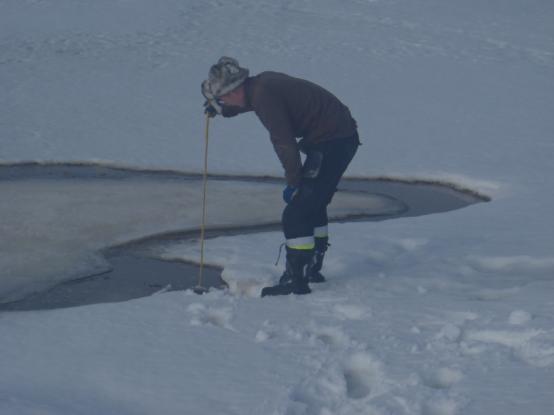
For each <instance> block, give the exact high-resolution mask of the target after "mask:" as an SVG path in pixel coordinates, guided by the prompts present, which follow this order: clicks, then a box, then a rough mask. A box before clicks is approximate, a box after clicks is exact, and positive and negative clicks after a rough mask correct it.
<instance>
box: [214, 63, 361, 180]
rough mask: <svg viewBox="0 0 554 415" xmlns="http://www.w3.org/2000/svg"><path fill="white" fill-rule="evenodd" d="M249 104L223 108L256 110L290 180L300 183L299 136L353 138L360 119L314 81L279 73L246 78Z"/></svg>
mask: <svg viewBox="0 0 554 415" xmlns="http://www.w3.org/2000/svg"><path fill="white" fill-rule="evenodd" d="M245 92H246V107H245V108H234V107H233V108H231V107H223V116H224V117H232V116H235V115H237V114H240V113H243V112H247V111H254V112H255V113H256V115H257V116H258V118H259V119H260V121H261V122H262V124H263V125H264V126H265V128H267V130H268V131H269V135H270V138H271V142H272V143H273V147H274V148H275V152H276V153H277V156H278V157H279V160H280V161H281V164H282V165H283V168H284V169H285V177H286V179H287V183H288V184H289V185H291V186H298V185H299V183H300V180H301V168H302V165H301V159H300V153H299V149H298V144H297V142H296V138H304V141H305V142H306V143H308V144H317V143H321V142H324V141H328V140H332V139H340V138H348V137H352V136H353V135H354V134H355V133H356V121H354V119H353V118H352V116H351V115H350V111H349V110H348V107H346V106H345V105H344V104H343V103H342V102H340V101H339V99H338V98H337V97H335V96H334V95H333V94H331V93H330V92H329V91H327V90H325V89H324V88H322V87H320V86H319V85H316V84H314V83H312V82H309V81H306V80H303V79H299V78H293V77H291V76H288V75H285V74H282V73H277V72H262V73H260V74H259V75H257V76H254V77H250V78H248V79H247V80H246V81H245Z"/></svg>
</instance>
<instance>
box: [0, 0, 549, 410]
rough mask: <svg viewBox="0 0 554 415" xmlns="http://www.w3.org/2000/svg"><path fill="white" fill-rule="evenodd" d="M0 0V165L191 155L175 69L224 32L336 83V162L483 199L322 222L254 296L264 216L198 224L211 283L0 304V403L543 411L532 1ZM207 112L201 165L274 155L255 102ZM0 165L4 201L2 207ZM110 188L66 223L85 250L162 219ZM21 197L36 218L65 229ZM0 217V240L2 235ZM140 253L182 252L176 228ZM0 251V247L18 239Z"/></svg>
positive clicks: (194, 131)
mask: <svg viewBox="0 0 554 415" xmlns="http://www.w3.org/2000/svg"><path fill="white" fill-rule="evenodd" d="M0 8H1V13H0V79H1V82H0V85H2V86H1V88H2V93H1V94H0V107H1V108H2V111H0V160H1V161H2V162H7V163H9V162H15V161H22V160H39V161H49V160H50V161H52V160H53V161H77V160H84V161H89V162H90V161H102V162H115V163H120V164H124V165H130V166H139V167H156V168H172V169H178V170H182V171H196V172H198V171H200V170H201V163H202V152H203V141H202V137H203V117H202V115H201V99H200V96H199V84H200V81H201V80H202V79H204V77H205V75H206V72H207V69H208V67H209V65H210V64H212V63H213V62H215V60H216V59H217V58H218V57H219V56H220V55H231V56H235V57H237V58H238V59H239V61H240V62H241V63H242V64H244V65H245V66H248V67H249V68H250V69H251V71H252V72H253V73H256V72H259V71H261V70H265V69H273V70H280V71H284V72H288V73H290V74H293V75H296V76H299V77H304V78H308V79H311V80H314V81H316V82H319V83H321V84H322V85H324V86H326V87H328V88H329V89H330V90H331V91H332V92H334V93H335V94H337V95H338V96H339V97H340V98H341V99H343V100H344V102H345V103H346V104H347V105H348V106H349V107H350V108H351V110H352V112H353V114H354V116H355V117H356V119H357V120H358V123H359V125H360V133H361V137H362V141H363V143H364V145H363V146H362V147H361V149H360V151H359V153H358V154H357V156H356V158H355V160H354V161H353V163H352V166H351V168H350V170H349V171H348V174H350V175H358V176H386V177H402V178H412V179H421V178H425V179H431V180H437V181H444V180H446V181H453V182H455V183H457V184H460V185H463V186H466V187H470V188H473V189H475V190H479V191H481V192H483V193H486V194H488V195H489V196H491V197H492V202H491V203H486V204H477V205H474V206H471V207H469V208H466V209H462V210H457V211H453V212H448V213H444V214H440V215H432V216H420V217H415V218H404V219H398V220H391V221H383V222H377V223H350V224H333V225H332V226H331V237H332V240H331V243H332V247H331V249H330V250H329V253H328V261H327V262H326V265H325V268H324V272H325V275H326V276H327V277H328V282H327V283H325V284H322V285H317V286H314V287H313V289H314V292H313V293H312V294H311V295H309V296H302V297H295V296H291V297H287V298H269V299H266V298H264V299H263V300H262V299H260V298H257V297H256V296H255V294H256V292H257V290H258V287H259V286H261V285H263V284H264V283H265V282H267V281H269V280H272V279H276V278H278V275H279V271H280V267H274V266H273V265H272V264H271V261H272V260H273V259H274V258H275V252H276V247H277V246H278V244H279V242H280V240H281V235H279V233H275V232H269V233H263V234H251V235H239V236H232V237H220V238H215V239H212V240H209V241H208V244H207V258H208V261H209V262H211V263H216V264H219V265H221V266H223V267H224V271H223V277H224V278H225V279H226V280H227V281H229V282H230V286H231V290H230V292H228V293H222V292H212V293H209V294H207V295H205V296H202V297H198V296H196V295H194V294H192V293H190V292H168V293H163V294H159V295H156V296H152V297H148V298H142V299H137V300H133V301H129V302H125V303H118V304H103V305H94V306H86V307H79V308H73V309H64V310H53V311H48V312H14V313H2V314H0V333H1V336H0V371H1V373H2V376H1V377H0V413H2V414H4V413H6V414H15V413H17V414H36V413H41V414H98V413H104V414H150V413H159V414H182V413H190V414H204V413H215V414H241V415H244V414H271V415H277V414H286V415H300V414H302V415H316V414H317V415H330V414H333V415H353V414H399V415H402V414H414V415H415V414H424V415H453V414H456V415H459V414H477V415H479V414H487V415H497V414H502V415H504V414H513V415H516V414H521V413H528V414H539V415H548V414H550V413H551V412H552V408H553V407H554V397H553V395H552V393H551V390H552V388H553V387H554V301H553V300H552V292H554V291H553V290H554V263H553V259H554V254H553V252H554V249H553V248H554V233H553V232H552V229H554V226H553V225H554V223H553V220H552V214H551V210H552V206H553V205H554V193H553V192H552V191H551V189H552V187H553V186H552V183H553V180H552V177H554V163H553V162H552V160H554V141H553V136H554V134H553V133H554V117H552V109H553V108H554V26H553V25H552V21H553V19H554V4H553V3H552V2H545V1H527V0H526V1H523V0H505V1H503V2H483V1H479V0H466V1H459V2H453V1H451V2H445V1H442V0H414V1H403V0H376V1H357V0H356V1H349V2H343V1H338V0H324V1H317V2H316V1H315V0H308V1H296V0H293V1H290V2H270V1H267V0H261V1H256V2H254V1H252V0H237V1H233V2H221V1H215V0H214V1H211V0H210V1H206V2H201V3H200V2H199V3H195V2H179V1H176V0H175V1H174V0H163V1H159V2H156V3H155V4H154V3H153V2H148V1H146V0H139V1H134V2H126V1H117V2H107V1H96V2H87V3H83V2H73V1H69V0H62V1H56V2H52V1H12V0H4V1H0ZM212 127H213V128H212V129H211V143H210V168H211V171H213V172H219V173H246V174H255V175H264V174H271V175H276V174H280V173H281V170H280V166H279V163H278V161H277V159H276V157H275V156H274V154H273V150H272V149H271V146H270V145H269V142H268V139H267V137H266V132H265V131H264V130H263V128H262V127H261V125H260V124H259V123H258V121H257V120H256V119H255V117H254V116H252V115H244V116H241V117H237V118H236V119H233V120H220V119H216V120H214V122H213V125H212ZM1 185H2V186H3V188H2V201H1V204H2V206H3V208H4V209H11V211H12V212H17V211H18V207H19V208H21V209H23V207H24V206H25V205H24V204H23V202H21V201H20V200H19V199H17V197H15V196H14V199H11V200H8V199H7V198H6V197H5V194H7V193H4V191H5V189H6V187H4V186H9V183H8V184H6V183H2V184H1ZM106 186H107V187H105V188H103V189H100V186H98V187H99V188H98V189H97V192H94V193H96V194H97V193H98V192H100V193H101V192H105V193H106V194H107V193H109V192H110V189H109V185H106ZM154 190H156V188H154V189H153V191H154ZM163 190H164V189H163V188H162V189H159V190H158V191H159V192H160V193H163ZM237 190H240V191H243V192H244V193H245V194H248V196H247V197H245V198H244V199H243V204H242V205H241V209H236V210H237V211H242V210H244V213H251V212H253V211H254V210H256V209H257V208H259V206H258V205H257V204H256V203H258V202H257V201H258V200H259V199H257V198H255V197H252V195H251V192H252V191H253V190H252V189H251V188H250V187H246V186H245V187H244V188H242V187H241V189H237ZM14 191H15V193H16V194H18V191H17V189H15V190H14ZM181 191H182V192H186V190H185V189H182V190H181ZM266 191H267V195H268V197H270V196H269V194H270V193H272V192H271V191H270V189H266ZM256 192H258V191H256ZM23 193H24V192H20V197H22V196H21V195H23ZM275 193H277V195H276V196H275V197H278V193H279V190H278V189H276V190H275ZM11 194H12V195H13V192H12V193H11ZM256 195H257V193H256ZM132 196H133V195H132V194H131V195H129V197H130V198H132ZM44 197H45V198H50V200H51V201H52V203H59V204H60V206H61V204H62V202H63V201H67V200H68V196H67V194H65V192H62V193H60V192H58V193H56V194H50V195H44ZM137 197H139V196H137ZM175 197H176V198H177V195H176V196H175ZM272 197H273V196H272ZM57 200H59V202H56V201H57ZM141 202H144V201H141ZM231 202H232V203H235V200H234V199H232V200H230V201H227V200H225V203H231ZM122 203H123V202H122ZM129 204H132V199H131V200H130V202H129V203H127V202H126V203H124V204H122V206H121V207H120V208H117V209H115V211H112V212H109V211H105V213H104V212H103V211H102V209H104V208H105V206H104V204H100V203H99V204H97V205H96V210H95V211H94V212H90V211H88V213H89V214H91V213H94V214H93V215H92V216H93V217H97V218H99V219H102V220H105V219H107V220H108V224H110V226H107V227H104V228H101V227H97V228H96V229H95V230H96V232H95V235H96V237H97V238H98V239H96V237H95V240H94V241H93V240H87V238H85V239H84V240H83V241H82V242H83V243H85V244H90V246H91V247H92V248H94V250H96V249H98V245H99V244H100V245H102V244H103V243H105V242H108V243H112V241H115V242H117V241H120V240H124V239H127V238H132V237H135V236H137V235H138V234H140V235H144V234H145V233H150V232H162V231H164V230H168V229H170V230H171V229H174V227H175V226H177V227H184V226H185V225H184V222H182V221H181V220H182V219H180V218H179V217H175V216H174V215H169V216H167V217H165V216H163V215H162V216H163V217H162V218H158V219H162V221H164V225H160V226H158V225H157V224H155V223H153V222H148V221H147V219H148V216H149V212H148V211H147V210H145V211H144V212H141V211H140V209H136V210H133V211H132V212H129V215H130V217H129V220H128V221H126V220H125V221H124V219H126V218H125V217H123V218H122V216H124V214H125V211H126V208H125V206H128V205H129ZM248 206H250V208H249V207H248ZM263 206H264V209H265V208H266V207H267V208H268V209H269V207H270V206H269V205H267V206H266V205H265V204H264V205H263ZM156 212H158V211H157V210H156ZM234 213H237V214H238V213H241V212H234ZM180 214H181V215H182V214H183V213H180ZM241 214H242V213H241ZM268 214H269V212H268ZM96 215H97V216H96ZM106 215H107V216H106ZM110 215H113V216H110ZM271 215H272V214H271ZM271 215H270V216H271ZM22 216H23V213H22V214H21V215H20V216H18V218H22ZM76 216H78V215H77V214H75V216H74V217H76ZM39 218H40V216H39V217H38V218H34V220H35V221H37V222H41V221H42V222H41V224H37V225H36V227H37V228H36V229H43V230H48V231H51V232H54V233H58V235H60V236H62V237H66V236H67V233H69V232H65V233H64V229H63V228H62V229H60V227H59V222H56V221H54V222H51V226H50V227H49V226H48V217H44V218H42V219H40V220H39ZM2 220H3V221H4V222H3V223H4V224H6V223H8V225H9V229H12V230H13V233H11V234H10V235H12V236H11V237H16V236H17V237H20V238H24V237H29V239H32V235H33V232H34V231H33V229H35V228H34V225H33V226H23V225H20V222H19V221H18V222H15V221H12V222H9V218H3V219H2ZM135 220H137V221H141V226H140V227H137V228H135V227H132V224H133V222H134V221H135ZM142 220H145V221H146V222H145V223H143V222H142ZM95 225H98V222H95ZM143 225H144V227H143ZM70 229H72V228H71V227H68V230H70ZM5 235H7V233H4V232H3V233H2V236H1V237H2V240H1V244H2V252H1V253H0V254H1V255H2V261H5V259H4V258H5V256H4V255H5V252H6V251H5V250H6V249H13V248H12V244H11V242H10V240H8V239H7V237H6V236H5ZM62 239H63V238H62ZM67 241H68V244H70V245H71V247H73V246H74V243H73V242H71V241H70V240H69V239H68V240H67ZM96 242H98V243H96ZM100 242H101V243H100ZM36 243H37V245H36V246H35V249H36V250H39V249H40V244H39V241H36ZM31 246H32V245H31ZM45 249H46V247H45ZM163 251H164V255H170V256H179V257H183V258H189V259H190V258H196V257H197V254H198V251H197V247H195V246H191V245H188V244H181V243H179V244H176V245H173V246H171V245H169V246H164V247H163ZM68 252H69V254H71V253H72V252H75V251H74V250H69V251H68ZM17 255H18V254H16V252H14V251H10V255H9V257H8V261H15V262H19V263H23V264H24V265H25V264H26V263H29V264H31V263H32V262H33V261H35V260H36V258H38V252H36V251H35V254H34V255H27V256H24V255H22V256H17ZM59 256H60V257H61V256H63V253H62V252H59ZM59 261H60V264H61V263H63V262H64V261H66V258H59ZM57 263H58V261H57V260H56V259H55V258H54V259H53V260H52V263H51V264H49V265H52V266H54V265H56V264H57ZM77 263H80V264H83V263H85V262H80V261H78V262H77ZM9 276H10V275H9V274H8V277H9ZM3 278H4V277H3Z"/></svg>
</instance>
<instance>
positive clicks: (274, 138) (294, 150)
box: [255, 92, 302, 187]
mask: <svg viewBox="0 0 554 415" xmlns="http://www.w3.org/2000/svg"><path fill="white" fill-rule="evenodd" d="M255 111H256V115H257V116H258V118H259V119H260V121H261V122H262V124H263V125H264V126H265V128H266V129H267V130H268V132H269V137H270V139H271V142H272V144H273V148H274V149H275V153H277V157H278V158H279V160H280V162H281V165H282V166H283V169H284V170H285V178H286V180H287V184H288V185H289V186H292V187H298V186H299V185H300V180H301V177H302V173H301V170H302V162H301V159H300V152H299V150H298V144H297V143H296V139H295V137H294V133H293V129H292V125H291V120H290V118H289V116H288V112H287V108H286V105H285V103H284V102H283V100H282V98H281V97H280V96H279V95H277V94H271V93H270V92H266V93H264V94H260V96H258V99H257V102H256V108H255Z"/></svg>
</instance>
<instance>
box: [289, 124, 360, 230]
mask: <svg viewBox="0 0 554 415" xmlns="http://www.w3.org/2000/svg"><path fill="white" fill-rule="evenodd" d="M359 145H360V140H359V138H358V134H355V135H354V136H352V137H349V138H340V139H335V140H330V141H327V142H324V143H320V144H317V145H313V146H311V147H309V148H305V151H306V153H307V158H306V161H305V163H304V171H305V174H304V177H303V179H302V182H301V184H300V187H299V190H298V194H297V195H296V196H295V197H294V198H293V200H292V201H291V202H290V203H289V204H288V205H287V206H286V207H285V210H284V211H283V217H282V224H283V232H284V233H285V238H286V239H287V240H291V239H295V238H303V237H309V236H313V235H314V228H317V227H321V226H326V225H327V223H328V218H327V206H328V205H329V203H331V200H332V199H333V195H334V194H335V192H336V191H337V186H338V184H339V181H340V179H341V177H342V175H343V174H344V172H345V171H346V168H347V167H348V165H349V164H350V161H351V160H352V158H353V157H354V155H355V154H356V151H357V150H358V146H359ZM312 152H319V153H320V154H321V155H322V158H321V161H320V162H321V163H320V165H319V172H318V174H317V176H316V177H306V175H308V176H309V174H308V173H307V172H306V168H307V167H308V168H310V170H312V167H313V166H308V164H309V163H310V162H311V160H313V157H311V156H312V154H311V153H312Z"/></svg>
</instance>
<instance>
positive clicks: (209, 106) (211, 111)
mask: <svg viewBox="0 0 554 415" xmlns="http://www.w3.org/2000/svg"><path fill="white" fill-rule="evenodd" d="M216 105H217V102H216V103H215V105H214V103H212V102H210V101H209V100H206V101H205V102H204V114H206V115H207V116H208V117H210V118H213V117H215V116H216V115H217V114H219V113H220V112H218V111H217V109H216V107H215V106H216ZM220 110H221V107H220Z"/></svg>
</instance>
